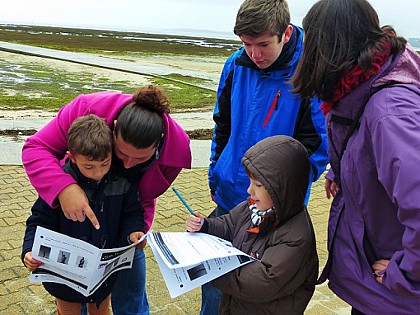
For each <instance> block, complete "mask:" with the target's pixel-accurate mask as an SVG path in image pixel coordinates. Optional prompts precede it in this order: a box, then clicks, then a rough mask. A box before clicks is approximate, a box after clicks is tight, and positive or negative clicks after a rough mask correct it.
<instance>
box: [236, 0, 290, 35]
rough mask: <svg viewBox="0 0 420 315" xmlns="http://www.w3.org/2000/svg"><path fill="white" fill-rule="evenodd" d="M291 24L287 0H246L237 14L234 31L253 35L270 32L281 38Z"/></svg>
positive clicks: (237, 33)
mask: <svg viewBox="0 0 420 315" xmlns="http://www.w3.org/2000/svg"><path fill="white" fill-rule="evenodd" d="M289 24H290V12H289V6H288V5H287V2H286V1H285V0H245V1H244V2H243V3H242V5H241V6H240V8H239V10H238V13H237V15H236V23H235V27H234V29H233V32H234V33H235V34H236V35H238V36H242V35H248V36H252V37H256V36H259V35H262V34H265V33H269V34H271V35H277V36H278V37H279V40H281V38H282V35H283V33H284V32H285V31H286V28H287V26H288V25H289Z"/></svg>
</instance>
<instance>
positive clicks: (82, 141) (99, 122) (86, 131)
mask: <svg viewBox="0 0 420 315" xmlns="http://www.w3.org/2000/svg"><path fill="white" fill-rule="evenodd" d="M112 143H113V139H112V131H111V128H109V126H108V125H107V124H106V122H105V119H103V118H99V117H98V116H96V115H93V114H89V115H87V116H82V117H79V118H77V119H76V120H75V121H73V123H72V124H71V126H70V129H69V131H68V133H67V145H68V149H69V151H70V153H71V154H73V155H74V156H76V155H78V154H80V155H84V156H86V157H89V158H90V159H92V160H96V161H103V160H105V159H106V158H107V157H108V156H109V154H110V153H111V152H112Z"/></svg>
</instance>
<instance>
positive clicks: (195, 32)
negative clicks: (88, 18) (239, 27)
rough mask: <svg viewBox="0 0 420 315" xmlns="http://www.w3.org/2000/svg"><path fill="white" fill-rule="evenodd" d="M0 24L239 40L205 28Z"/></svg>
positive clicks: (2, 23)
mask: <svg viewBox="0 0 420 315" xmlns="http://www.w3.org/2000/svg"><path fill="white" fill-rule="evenodd" d="M0 25H6V26H18V27H19V26H21V27H23V26H27V27H54V28H72V29H86V30H96V31H115V32H127V33H128V32H135V33H146V34H155V35H175V36H188V37H205V38H216V39H226V40H239V38H238V36H236V35H235V34H234V33H233V29H232V32H222V31H213V30H205V29H189V28H176V29H167V28H153V27H142V28H132V27H131V28H129V27H110V26H104V25H97V26H92V25H56V24H34V23H16V22H10V21H1V20H0Z"/></svg>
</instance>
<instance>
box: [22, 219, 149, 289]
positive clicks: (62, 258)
mask: <svg viewBox="0 0 420 315" xmlns="http://www.w3.org/2000/svg"><path fill="white" fill-rule="evenodd" d="M145 237H146V235H145V236H143V237H142V238H141V239H140V240H139V242H141V241H142V240H143V239H144V238H145ZM137 244H138V243H133V244H131V245H128V246H126V247H120V248H113V249H99V248H97V247H95V246H93V245H91V244H89V243H87V242H84V241H82V240H79V239H76V238H72V237H70V236H67V235H64V234H61V233H57V232H54V231H51V230H48V229H45V228H43V227H39V226H38V227H37V229H36V233H35V240H34V244H33V246H32V256H33V258H35V259H37V260H39V261H42V262H43V263H44V264H43V265H42V266H40V267H38V268H37V269H36V270H35V271H33V272H32V273H31V275H30V281H31V282H57V283H62V284H65V285H67V286H69V287H71V288H72V289H74V290H76V291H78V292H80V293H82V294H83V295H84V296H89V295H91V294H92V293H93V292H95V291H96V290H97V289H98V288H99V287H100V285H101V284H102V283H103V282H104V281H105V280H106V279H107V278H108V277H109V276H110V275H111V274H112V273H113V272H115V271H118V270H121V269H127V268H131V265H132V264H133V256H134V250H135V246H136V245H137Z"/></svg>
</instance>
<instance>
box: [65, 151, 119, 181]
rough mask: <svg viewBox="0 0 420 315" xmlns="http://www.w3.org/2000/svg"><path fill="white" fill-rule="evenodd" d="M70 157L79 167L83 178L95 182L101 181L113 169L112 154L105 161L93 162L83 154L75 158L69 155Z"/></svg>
mask: <svg viewBox="0 0 420 315" xmlns="http://www.w3.org/2000/svg"><path fill="white" fill-rule="evenodd" d="M68 156H69V158H70V159H71V161H72V162H73V163H74V164H76V165H77V167H78V168H79V170H80V173H82V175H83V176H85V177H87V178H90V179H93V180H101V179H102V177H104V176H105V174H106V173H108V171H109V168H110V167H111V159H112V155H111V153H110V154H108V156H107V157H106V158H105V160H103V161H96V160H92V159H90V158H88V157H86V156H85V155H81V154H78V155H75V156H73V155H71V154H68Z"/></svg>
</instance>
